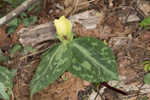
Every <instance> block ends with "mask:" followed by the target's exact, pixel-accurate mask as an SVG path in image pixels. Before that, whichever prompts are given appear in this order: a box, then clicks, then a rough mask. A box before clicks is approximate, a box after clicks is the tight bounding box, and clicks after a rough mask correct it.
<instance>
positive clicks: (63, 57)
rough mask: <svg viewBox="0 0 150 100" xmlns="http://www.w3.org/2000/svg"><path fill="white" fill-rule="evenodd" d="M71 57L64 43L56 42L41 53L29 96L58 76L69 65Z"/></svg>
mask: <svg viewBox="0 0 150 100" xmlns="http://www.w3.org/2000/svg"><path fill="white" fill-rule="evenodd" d="M71 57H72V56H71V51H70V49H68V46H67V45H65V44H60V45H59V44H57V45H55V46H53V47H52V48H50V49H49V50H48V51H47V52H46V53H45V54H43V56H42V60H41V62H40V64H39V66H38V68H37V70H36V73H35V75H34V77H33V79H32V81H31V83H30V90H31V96H32V95H33V94H34V93H36V92H38V91H39V90H41V89H43V88H44V87H46V86H48V85H50V84H51V83H53V82H54V81H55V80H56V79H57V78H59V76H60V75H62V74H63V73H64V71H65V70H66V69H67V68H68V67H70V66H71Z"/></svg>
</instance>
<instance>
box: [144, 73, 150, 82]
mask: <svg viewBox="0 0 150 100" xmlns="http://www.w3.org/2000/svg"><path fill="white" fill-rule="evenodd" d="M144 83H145V84H150V73H148V74H146V75H145V76H144Z"/></svg>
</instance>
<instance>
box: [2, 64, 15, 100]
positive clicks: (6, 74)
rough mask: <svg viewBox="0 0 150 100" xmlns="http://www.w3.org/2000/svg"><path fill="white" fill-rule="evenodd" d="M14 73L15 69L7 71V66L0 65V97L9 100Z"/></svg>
mask: <svg viewBox="0 0 150 100" xmlns="http://www.w3.org/2000/svg"><path fill="white" fill-rule="evenodd" d="M15 75H16V70H12V71H9V70H8V69H7V68H5V67H2V66H0V98H2V99H6V100H9V98H10V95H11V93H12V87H13V78H14V76H15Z"/></svg>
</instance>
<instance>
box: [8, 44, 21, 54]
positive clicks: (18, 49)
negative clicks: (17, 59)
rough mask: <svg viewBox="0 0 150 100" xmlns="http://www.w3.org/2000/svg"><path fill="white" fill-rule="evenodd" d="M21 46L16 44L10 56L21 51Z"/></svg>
mask: <svg viewBox="0 0 150 100" xmlns="http://www.w3.org/2000/svg"><path fill="white" fill-rule="evenodd" d="M21 48H22V47H21V45H20V44H16V45H14V46H13V47H12V48H11V50H10V54H12V55H13V54H15V53H16V52H18V51H20V50H21Z"/></svg>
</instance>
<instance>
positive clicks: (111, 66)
mask: <svg viewBox="0 0 150 100" xmlns="http://www.w3.org/2000/svg"><path fill="white" fill-rule="evenodd" d="M54 25H55V27H56V31H57V37H58V39H59V40H60V43H57V44H56V45H54V46H52V47H51V48H50V49H48V50H47V51H46V52H45V53H44V54H43V56H42V59H41V62H40V64H39V65H38V68H37V70H36V72H35V75H34V76H33V79H32V81H31V83H30V89H31V96H32V95H33V94H35V93H36V92H38V91H40V90H41V89H43V88H45V87H46V86H48V85H50V84H52V83H53V82H54V81H55V80H57V79H58V78H59V77H60V76H61V75H62V74H63V73H64V72H65V71H68V72H71V73H72V74H73V75H75V76H76V77H79V78H81V79H83V80H87V81H89V82H91V83H102V82H108V81H110V80H119V78H118V72H117V63H116V60H115V56H114V54H113V52H112V50H111V48H109V47H108V46H106V45H105V44H104V43H103V42H101V41H100V40H97V39H95V38H92V37H79V38H73V33H72V24H71V22H70V21H69V20H68V19H66V18H65V17H64V16H62V17H60V18H59V19H56V20H54Z"/></svg>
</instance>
